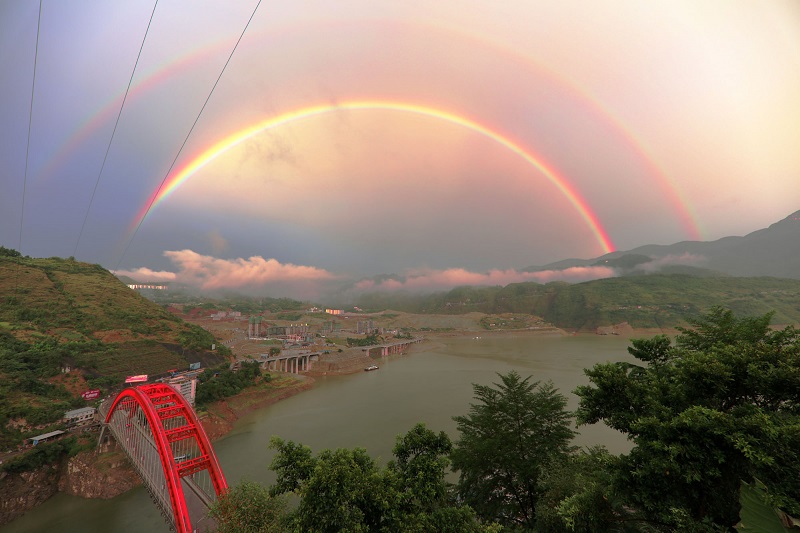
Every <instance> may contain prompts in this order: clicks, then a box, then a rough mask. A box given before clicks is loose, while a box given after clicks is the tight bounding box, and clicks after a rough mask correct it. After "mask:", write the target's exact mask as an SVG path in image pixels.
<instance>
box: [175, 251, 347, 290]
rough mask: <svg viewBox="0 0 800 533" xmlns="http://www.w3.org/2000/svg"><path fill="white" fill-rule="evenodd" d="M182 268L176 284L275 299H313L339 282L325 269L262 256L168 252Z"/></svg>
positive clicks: (177, 265) (179, 268)
mask: <svg viewBox="0 0 800 533" xmlns="http://www.w3.org/2000/svg"><path fill="white" fill-rule="evenodd" d="M164 256H165V257H167V258H168V259H169V260H170V261H172V262H173V263H174V264H175V266H176V267H177V268H178V272H177V274H176V281H177V282H179V283H184V284H186V285H190V286H193V287H197V288H199V289H202V290H207V291H215V290H247V291H253V290H255V291H257V292H260V293H266V292H269V293H270V294H273V295H281V296H289V295H291V296H294V297H300V298H302V297H309V296H310V295H313V294H316V293H317V292H318V289H319V286H318V285H319V284H320V283H324V282H328V281H332V280H335V279H337V276H336V275H334V274H332V273H331V272H328V271H327V270H325V269H321V268H316V267H312V266H303V265H294V264H291V263H280V262H279V261H277V260H276V259H264V258H263V257H261V256H252V257H250V258H247V259H245V258H237V259H220V258H217V257H213V256H210V255H202V254H198V253H197V252H194V251H192V250H176V251H166V252H164Z"/></svg>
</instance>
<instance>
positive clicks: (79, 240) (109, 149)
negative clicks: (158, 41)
mask: <svg viewBox="0 0 800 533" xmlns="http://www.w3.org/2000/svg"><path fill="white" fill-rule="evenodd" d="M156 7H158V0H156V2H155V4H154V5H153V11H152V12H151V13H150V20H149V21H148V22H147V29H146V30H145V31H144V37H143V38H142V44H141V46H139V55H137V56H136V62H135V63H134V64H133V71H132V72H131V79H129V80H128V87H127V88H126V89H125V96H123V97H122V103H121V104H120V106H119V112H118V113H117V121H116V122H115V123H114V130H113V131H112V132H111V138H110V139H109V140H108V146H106V154H105V155H104V156H103V164H102V165H100V172H99V173H98V174H97V181H95V183H94V189H92V196H91V198H90V199H89V206H88V207H87V208H86V215H85V216H84V217H83V224H81V231H80V232H79V233H78V240H77V241H76V242H75V251H74V252H73V254H72V255H73V256H76V255H78V245H79V244H80V242H81V237H83V230H84V229H85V228H86V221H87V220H89V212H90V211H91V210H92V204H93V203H94V196H95V194H96V193H97V187H98V185H100V177H101V176H102V175H103V169H104V168H105V167H106V160H107V159H108V153H109V152H110V151H111V143H113V142H114V135H115V134H116V133H117V126H119V119H120V117H121V116H122V109H123V108H124V107H125V101H126V100H127V99H128V92H130V90H131V85H132V84H133V77H134V75H135V74H136V67H137V66H138V65H139V59H140V58H141V57H142V50H143V49H144V43H145V41H146V40H147V34H148V33H149V32H150V25H151V24H152V23H153V15H155V14H156Z"/></svg>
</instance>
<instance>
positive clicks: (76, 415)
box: [64, 407, 97, 428]
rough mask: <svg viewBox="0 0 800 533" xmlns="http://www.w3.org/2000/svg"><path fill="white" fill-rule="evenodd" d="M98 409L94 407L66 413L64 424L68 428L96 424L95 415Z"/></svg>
mask: <svg viewBox="0 0 800 533" xmlns="http://www.w3.org/2000/svg"><path fill="white" fill-rule="evenodd" d="M96 412H97V409H95V408H94V407H81V408H80V409H73V410H72V411H67V412H66V413H64V423H65V424H66V425H67V427H68V428H71V427H76V426H85V425H87V424H91V423H92V422H94V415H95V413H96Z"/></svg>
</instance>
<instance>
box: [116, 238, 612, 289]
mask: <svg viewBox="0 0 800 533" xmlns="http://www.w3.org/2000/svg"><path fill="white" fill-rule="evenodd" d="M164 256H165V257H167V258H168V259H169V260H170V261H171V262H172V263H173V264H174V265H175V267H176V269H177V271H176V272H168V271H154V270H151V269H149V268H138V269H134V270H129V271H120V272H118V273H119V274H121V275H125V276H128V277H131V278H133V279H135V280H136V281H140V282H158V281H170V282H175V283H178V284H182V285H187V286H190V287H194V288H197V289H200V290H203V291H209V292H215V291H237V292H243V293H246V294H251V295H255V294H258V295H269V296H289V297H293V298H301V299H302V298H316V297H320V296H321V295H322V294H325V293H330V292H331V291H333V292H337V291H336V289H335V285H339V284H340V283H341V282H342V280H343V277H342V276H338V275H336V274H333V273H331V272H329V271H328V270H325V269H323V268H317V267H313V266H306V265H294V264H291V263H281V262H280V261H278V260H276V259H264V258H263V257H261V256H252V257H249V258H236V259H221V258H218V257H213V256H210V255H203V254H199V253H197V252H195V251H193V250H188V249H187V250H174V251H166V252H164ZM616 275H617V272H616V270H615V269H613V268H611V267H607V266H587V267H572V268H566V269H563V270H543V271H539V272H523V271H518V270H514V269H507V270H500V269H494V270H489V271H487V272H471V271H469V270H466V269H464V268H448V269H444V270H432V269H430V270H414V271H409V272H407V273H406V274H405V276H403V277H402V278H400V279H385V280H381V281H375V280H362V281H359V282H357V283H355V285H354V286H353V289H354V290H355V292H357V293H364V292H371V291H398V290H406V291H414V292H434V291H440V290H449V289H452V288H454V287H459V286H464V285H473V286H497V285H501V286H504V285H508V284H509V283H520V282H526V281H533V282H537V283H548V282H551V281H566V282H570V283H579V282H582V281H590V280H593V279H600V278H610V277H614V276H616Z"/></svg>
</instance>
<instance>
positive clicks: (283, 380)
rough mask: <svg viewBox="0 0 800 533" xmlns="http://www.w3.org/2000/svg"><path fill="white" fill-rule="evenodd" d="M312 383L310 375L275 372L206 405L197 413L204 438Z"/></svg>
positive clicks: (221, 432)
mask: <svg viewBox="0 0 800 533" xmlns="http://www.w3.org/2000/svg"><path fill="white" fill-rule="evenodd" d="M313 386H314V378H313V377H312V376H308V375H302V374H282V373H281V374H277V375H275V377H273V379H272V380H270V381H269V382H267V383H261V384H259V385H256V386H255V387H251V388H248V389H246V390H244V391H242V392H240V393H239V394H237V395H235V396H231V397H229V398H225V399H224V400H221V401H219V402H215V403H213V404H211V405H209V406H208V407H206V409H205V412H202V413H200V423H201V424H202V425H203V429H204V430H205V431H206V434H207V435H208V438H209V439H211V441H215V440H218V439H220V438H222V437H224V436H225V435H227V434H228V433H230V431H231V430H232V429H233V426H234V425H235V423H236V421H237V420H239V419H240V418H241V417H242V416H244V415H246V414H248V413H251V412H253V411H257V410H259V409H263V408H264V407H267V406H269V405H272V404H274V403H276V402H279V401H281V400H285V399H286V398H290V397H292V396H294V395H295V394H300V393H301V392H303V391H306V390H308V389H310V388H312V387H313Z"/></svg>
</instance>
